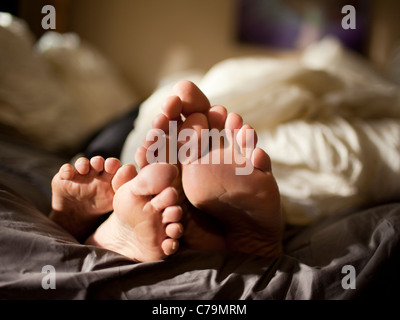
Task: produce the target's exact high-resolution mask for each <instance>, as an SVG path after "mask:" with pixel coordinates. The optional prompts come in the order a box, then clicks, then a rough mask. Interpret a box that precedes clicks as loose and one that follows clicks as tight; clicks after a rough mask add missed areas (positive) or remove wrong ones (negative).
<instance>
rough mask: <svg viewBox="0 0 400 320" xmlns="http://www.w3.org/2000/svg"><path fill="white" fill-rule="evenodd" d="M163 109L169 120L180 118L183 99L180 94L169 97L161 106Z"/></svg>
mask: <svg viewBox="0 0 400 320" xmlns="http://www.w3.org/2000/svg"><path fill="white" fill-rule="evenodd" d="M161 110H162V112H163V114H164V115H165V116H166V117H167V118H168V119H169V120H180V118H181V113H182V101H181V99H180V98H179V97H178V96H171V97H168V98H167V99H166V100H165V101H164V103H163V105H162V106H161Z"/></svg>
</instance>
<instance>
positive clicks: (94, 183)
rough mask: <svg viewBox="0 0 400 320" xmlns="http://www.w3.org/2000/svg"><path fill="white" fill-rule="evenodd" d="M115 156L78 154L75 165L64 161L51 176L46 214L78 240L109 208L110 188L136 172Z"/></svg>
mask: <svg viewBox="0 0 400 320" xmlns="http://www.w3.org/2000/svg"><path fill="white" fill-rule="evenodd" d="M120 165H121V163H120V161H119V160H118V159H115V158H108V159H107V160H104V159H103V158H102V157H93V158H92V159H90V160H88V159H86V158H79V159H78V160H77V161H76V162H75V168H74V167H73V166H72V165H70V164H64V165H63V166H62V167H61V168H60V170H59V172H58V173H57V174H56V175H55V176H54V178H53V180H52V212H51V213H50V215H49V217H50V219H52V220H53V221H55V222H57V223H58V224H59V225H60V226H62V227H63V228H64V229H66V230H67V231H69V232H70V233H71V234H72V235H73V236H75V237H76V238H77V239H78V240H84V239H85V238H86V237H87V236H88V232H90V231H91V229H92V228H93V227H94V226H95V225H96V222H98V221H99V220H100V218H101V216H102V215H103V214H105V213H108V212H110V211H112V203H113V197H114V192H115V190H116V189H118V188H119V187H120V186H121V185H122V184H124V183H126V182H127V181H129V180H130V179H132V178H133V177H134V176H135V175H136V169H135V167H134V166H132V165H125V166H123V167H120Z"/></svg>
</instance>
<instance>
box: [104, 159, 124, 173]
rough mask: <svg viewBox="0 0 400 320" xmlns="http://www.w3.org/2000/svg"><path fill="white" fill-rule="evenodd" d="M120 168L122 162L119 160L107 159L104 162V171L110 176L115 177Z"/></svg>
mask: <svg viewBox="0 0 400 320" xmlns="http://www.w3.org/2000/svg"><path fill="white" fill-rule="evenodd" d="M120 166H121V161H119V160H118V159H117V158H107V159H106V161H105V162H104V171H105V172H107V173H108V174H111V175H114V174H116V173H117V171H118V169H119V168H120Z"/></svg>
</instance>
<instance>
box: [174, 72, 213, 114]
mask: <svg viewBox="0 0 400 320" xmlns="http://www.w3.org/2000/svg"><path fill="white" fill-rule="evenodd" d="M174 91H175V93H176V94H177V96H178V97H179V98H180V100H181V102H182V114H183V115H184V116H185V117H187V116H188V115H190V114H192V113H196V112H200V113H207V111H208V109H210V101H209V100H208V98H207V97H206V96H205V95H204V93H203V92H202V91H201V90H200V89H199V88H198V87H197V86H196V85H195V84H194V83H193V82H191V81H187V80H183V81H180V82H178V83H177V84H176V85H175V86H174Z"/></svg>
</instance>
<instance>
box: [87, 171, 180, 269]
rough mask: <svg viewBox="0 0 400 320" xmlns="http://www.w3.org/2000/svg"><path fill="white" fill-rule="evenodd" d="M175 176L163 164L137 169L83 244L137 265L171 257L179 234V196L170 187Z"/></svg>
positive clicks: (117, 192)
mask: <svg viewBox="0 0 400 320" xmlns="http://www.w3.org/2000/svg"><path fill="white" fill-rule="evenodd" d="M178 175H179V172H178V170H177V168H176V167H175V166H173V165H170V164H166V163H163V164H161V163H156V164H151V165H148V166H146V167H144V168H143V169H141V170H140V172H139V173H138V175H137V176H136V177H135V178H134V179H132V180H131V181H129V182H127V183H125V184H124V185H123V186H121V187H120V188H119V189H118V190H117V191H116V193H115V196H114V212H113V213H112V214H111V216H110V217H109V218H108V219H107V220H106V221H105V222H104V223H103V224H102V225H101V226H100V227H99V228H98V229H97V230H96V231H95V232H94V234H93V235H92V236H90V237H89V238H88V240H87V241H86V244H91V245H96V246H100V247H103V248H106V249H109V250H112V251H115V252H118V253H120V254H122V255H124V256H127V257H128V258H131V259H133V260H136V261H141V262H148V261H156V260H162V259H164V258H166V257H167V256H169V255H171V254H173V253H175V252H176V251H177V250H178V247H179V241H178V239H179V238H180V237H181V236H182V233H183V227H182V225H181V224H180V223H179V221H180V219H181V218H182V209H181V207H180V206H179V194H178V192H177V190H176V189H175V188H174V187H172V185H173V184H174V181H175V180H176V179H177V178H178Z"/></svg>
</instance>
